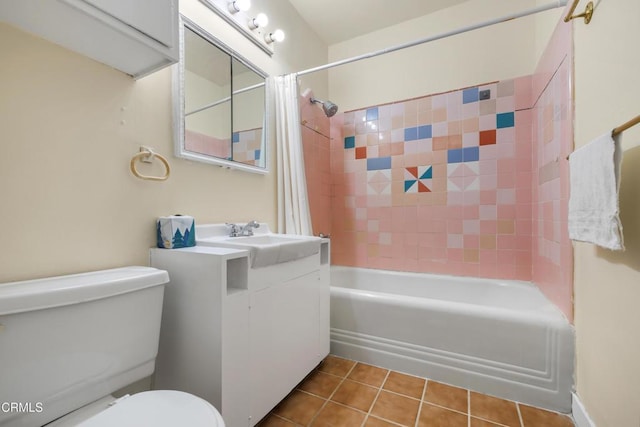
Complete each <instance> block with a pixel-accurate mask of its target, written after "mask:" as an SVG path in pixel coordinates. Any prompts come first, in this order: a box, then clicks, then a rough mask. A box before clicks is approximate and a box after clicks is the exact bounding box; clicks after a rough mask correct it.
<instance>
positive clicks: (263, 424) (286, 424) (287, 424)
mask: <svg viewBox="0 0 640 427" xmlns="http://www.w3.org/2000/svg"><path fill="white" fill-rule="evenodd" d="M295 426H296V424H295V423H293V422H291V421H287V420H285V419H283V418H280V417H277V416H275V415H273V414H270V415H267V416H266V417H265V418H264V419H263V420H262V421H260V422H259V423H258V426H257V427H295Z"/></svg>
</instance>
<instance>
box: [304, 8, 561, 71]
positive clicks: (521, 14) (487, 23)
mask: <svg viewBox="0 0 640 427" xmlns="http://www.w3.org/2000/svg"><path fill="white" fill-rule="evenodd" d="M567 1H568V0H556V1H554V2H551V3H549V4H547V5H542V6H537V7H534V8H532V9H529V10H526V11H524V12H518V13H513V14H510V15H506V16H503V17H500V18H495V19H490V20H488V21H484V22H481V23H478V24H473V25H469V26H467V27H463V28H459V29H457V30H452V31H447V32H444V33H441V34H438V35H435V36H430V37H425V38H423V39H419V40H414V41H412V42H409V43H404V44H400V45H397V46H392V47H389V48H386V49H381V50H377V51H375V52H370V53H365V54H363V55H358V56H354V57H351V58H346V59H341V60H339V61H335V62H331V63H329V64H325V65H320V66H318V67H314V68H309V69H307V70H303V71H299V72H298V73H297V75H298V76H303V75H305V74H309V73H315V72H316V71H322V70H326V69H328V68H333V67H337V66H339V65H344V64H349V63H351V62H356V61H360V60H361V59H368V58H373V57H375V56H380V55H384V54H386V53H391V52H395V51H398V50H401V49H406V48H408V47H413V46H417V45H419V44H423V43H429V42H432V41H435V40H440V39H444V38H447V37H451V36H455V35H456V34H462V33H466V32H468V31H472V30H477V29H479V28H483V27H488V26H491V25H495V24H499V23H501V22H506V21H511V20H512V19H517V18H522V17H524V16H528V15H533V14H536V13H539V12H544V11H546V10H550V9H556V8H558V7H563V6H566V5H567Z"/></svg>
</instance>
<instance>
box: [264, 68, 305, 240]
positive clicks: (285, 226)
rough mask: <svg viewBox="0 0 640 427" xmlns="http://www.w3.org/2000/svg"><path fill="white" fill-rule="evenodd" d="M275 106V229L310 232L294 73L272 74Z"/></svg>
mask: <svg viewBox="0 0 640 427" xmlns="http://www.w3.org/2000/svg"><path fill="white" fill-rule="evenodd" d="M273 79H274V81H273V82H271V83H272V84H273V86H272V87H273V88H274V89H275V90H274V92H275V108H276V146H277V168H278V231H279V232H280V233H286V234H302V235H308V236H310V235H312V234H313V230H312V227H311V214H310V211H309V200H308V197H307V180H306V178H305V173H304V158H303V154H302V134H301V132H300V109H299V106H298V76H297V74H289V75H286V76H277V77H273Z"/></svg>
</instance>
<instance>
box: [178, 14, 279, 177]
mask: <svg viewBox="0 0 640 427" xmlns="http://www.w3.org/2000/svg"><path fill="white" fill-rule="evenodd" d="M180 33H181V34H180V62H179V63H178V64H177V65H176V66H175V67H174V74H173V106H174V133H175V134H174V140H175V153H176V156H178V157H182V158H185V159H189V160H196V161H201V162H205V163H210V164H214V165H218V166H223V167H229V168H234V169H241V170H245V171H249V172H255V173H267V172H268V169H267V158H266V156H267V140H268V135H269V132H268V129H267V124H268V123H269V120H268V116H269V115H268V111H267V102H266V101H267V96H266V90H267V89H266V85H265V83H266V77H267V75H266V74H265V73H264V72H263V71H261V70H260V69H258V68H257V67H255V66H254V65H253V64H251V63H250V62H249V61H247V60H246V59H245V58H243V57H242V56H241V55H239V54H238V53H237V52H235V51H233V50H232V49H231V48H229V47H228V46H227V45H225V44H224V43H222V42H221V41H220V40H218V39H217V38H216V37H214V36H213V35H211V34H209V33H208V32H206V31H205V30H204V29H202V28H201V27H199V26H198V25H197V24H195V23H194V22H192V21H190V20H189V19H188V18H186V17H184V16H181V17H180Z"/></svg>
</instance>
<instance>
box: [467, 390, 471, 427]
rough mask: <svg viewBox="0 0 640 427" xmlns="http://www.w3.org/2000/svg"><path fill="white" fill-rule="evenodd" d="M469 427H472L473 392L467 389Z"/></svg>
mask: <svg viewBox="0 0 640 427" xmlns="http://www.w3.org/2000/svg"><path fill="white" fill-rule="evenodd" d="M467 427H471V390H469V389H467Z"/></svg>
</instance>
